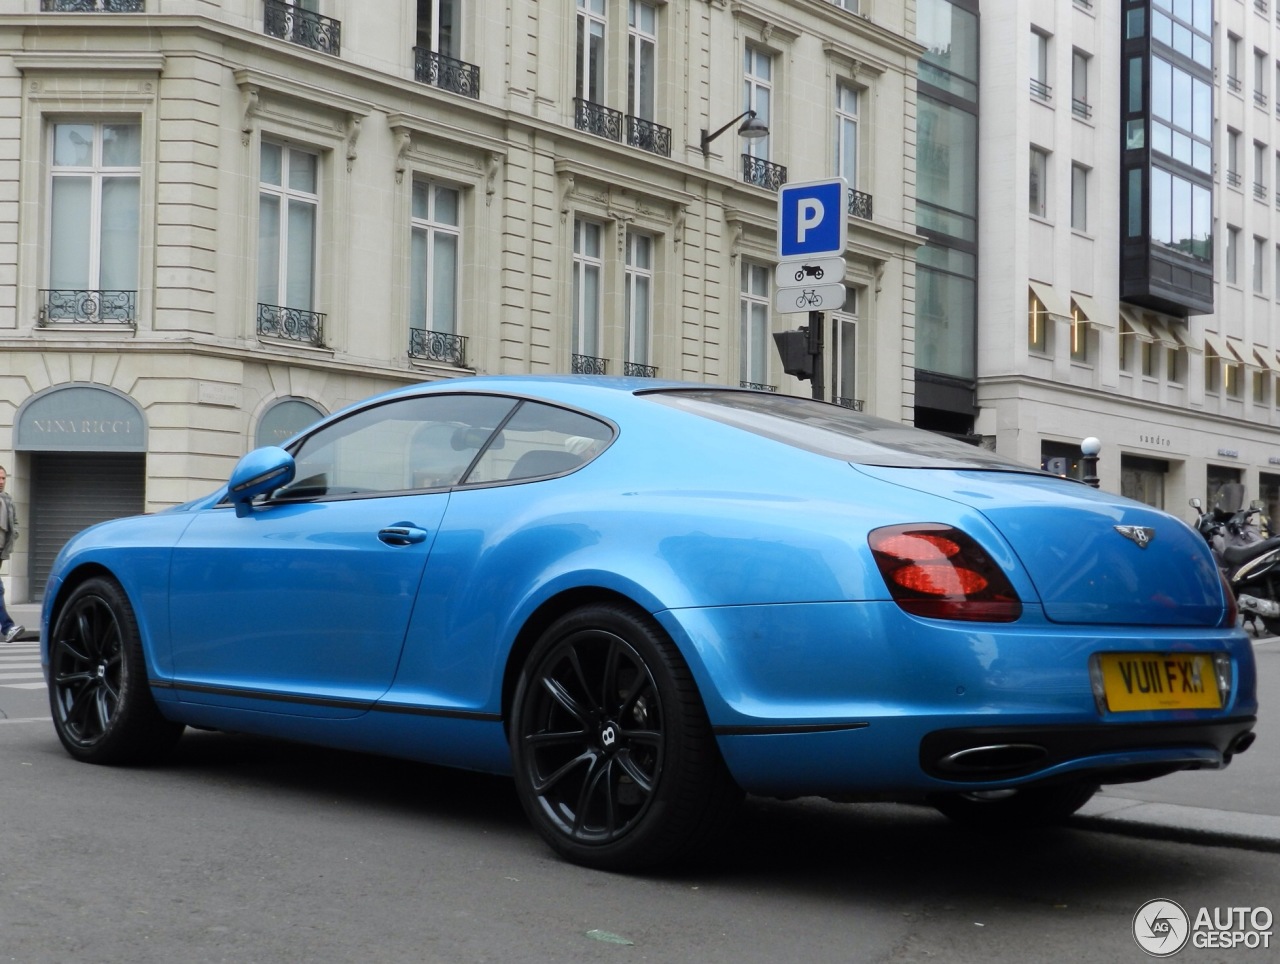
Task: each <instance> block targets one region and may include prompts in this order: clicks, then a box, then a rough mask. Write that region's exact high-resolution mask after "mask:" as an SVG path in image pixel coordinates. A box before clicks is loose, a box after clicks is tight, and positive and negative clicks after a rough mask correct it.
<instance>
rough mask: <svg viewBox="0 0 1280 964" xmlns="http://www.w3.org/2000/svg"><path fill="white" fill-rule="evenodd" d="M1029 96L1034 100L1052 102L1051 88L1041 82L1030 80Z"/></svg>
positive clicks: (1034, 79)
mask: <svg viewBox="0 0 1280 964" xmlns="http://www.w3.org/2000/svg"><path fill="white" fill-rule="evenodd" d="M1031 96H1032V97H1034V98H1035V99H1036V100H1053V88H1052V87H1050V86H1049V85H1048V84H1046V83H1045V82H1044V81H1043V80H1037V79H1036V78H1034V77H1032V78H1031Z"/></svg>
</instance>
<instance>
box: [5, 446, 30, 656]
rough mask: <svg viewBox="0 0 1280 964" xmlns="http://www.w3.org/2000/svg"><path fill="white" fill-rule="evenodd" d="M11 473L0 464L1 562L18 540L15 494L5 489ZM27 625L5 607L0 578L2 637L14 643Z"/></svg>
mask: <svg viewBox="0 0 1280 964" xmlns="http://www.w3.org/2000/svg"><path fill="white" fill-rule="evenodd" d="M8 481H9V473H8V472H7V471H5V468H4V466H3V465H0V563H3V562H4V561H5V560H6V559H8V558H9V557H10V556H11V555H13V544H14V543H15V542H17V541H18V513H17V512H15V511H14V508H13V496H11V495H10V494H9V493H8V492H6V491H5V490H4V486H5V483H6V482H8ZM24 628H25V627H22V626H19V625H18V624H17V623H15V622H14V621H13V618H12V617H11V616H10V615H9V610H7V609H5V607H4V581H3V580H0V638H3V639H4V641H5V642H6V643H12V642H13V641H14V640H15V639H17V638H18V634H19V633H21V632H22V630H23V629H24Z"/></svg>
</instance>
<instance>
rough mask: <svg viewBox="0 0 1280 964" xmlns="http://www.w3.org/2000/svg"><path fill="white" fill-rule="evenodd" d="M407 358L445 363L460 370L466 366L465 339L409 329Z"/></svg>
mask: <svg viewBox="0 0 1280 964" xmlns="http://www.w3.org/2000/svg"><path fill="white" fill-rule="evenodd" d="M409 357H410V358H425V359H427V360H428V361H438V362H446V363H448V364H450V365H456V366H457V367H458V368H462V367H463V366H464V365H466V358H467V339H466V338H465V337H463V336H462V335H451V334H449V333H448V332H443V331H431V330H430V329H428V328H410V329H409Z"/></svg>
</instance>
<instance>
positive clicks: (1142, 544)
mask: <svg viewBox="0 0 1280 964" xmlns="http://www.w3.org/2000/svg"><path fill="white" fill-rule="evenodd" d="M1115 530H1116V532H1118V533H1120V534H1121V535H1122V536H1124V537H1125V538H1126V539H1129V540H1131V541H1132V542H1134V543H1137V546H1138V548H1139V549H1145V548H1147V545H1148V544H1149V543H1150V542H1151V540H1152V539H1154V538H1155V537H1156V530H1155V529H1152V528H1151V527H1150V526H1116V527H1115Z"/></svg>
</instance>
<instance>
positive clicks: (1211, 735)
mask: <svg viewBox="0 0 1280 964" xmlns="http://www.w3.org/2000/svg"><path fill="white" fill-rule="evenodd" d="M1256 722H1257V719H1256V718H1255V717H1252V716H1240V717H1233V718H1231V719H1225V720H1212V721H1206V720H1188V721H1184V722H1168V723H1129V724H1116V723H1108V724H1106V725H1100V726H981V727H976V726H975V727H960V728H956V729H946V730H935V731H934V732H932V733H929V734H927V735H926V736H925V737H924V739H922V740H921V741H920V769H921V770H923V771H924V772H925V773H926V774H928V775H929V776H931V777H936V778H937V779H939V780H960V781H966V782H984V783H985V782H989V781H991V780H1001V779H1015V778H1019V777H1027V776H1031V775H1034V774H1036V773H1040V772H1043V771H1045V770H1050V769H1054V768H1057V767H1061V766H1062V765H1064V764H1070V763H1072V762H1073V761H1077V760H1083V759H1087V758H1110V759H1112V760H1113V761H1114V770H1113V772H1111V773H1110V774H1109V775H1110V777H1111V779H1107V776H1108V774H1107V773H1106V771H1101V772H1100V782H1102V783H1109V782H1114V783H1126V782H1131V781H1133V780H1141V779H1147V778H1148V777H1149V776H1159V775H1160V771H1163V772H1168V768H1169V767H1170V765H1171V763H1172V761H1169V760H1167V759H1165V760H1156V759H1150V762H1149V763H1148V764H1144V763H1142V762H1141V757H1143V756H1150V755H1151V751H1157V750H1178V749H1184V750H1195V751H1201V752H1198V753H1195V754H1192V755H1193V756H1195V757H1196V758H1197V759H1200V760H1208V759H1212V757H1206V756H1204V754H1203V751H1206V750H1211V751H1213V753H1214V754H1216V756H1217V757H1218V758H1220V761H1221V762H1219V763H1217V764H1216V765H1217V766H1225V765H1226V764H1228V763H1230V762H1231V758H1232V756H1233V755H1235V754H1236V753H1242V752H1244V751H1245V750H1247V749H1248V748H1249V746H1250V744H1252V743H1253V727H1254V724H1255V723H1256ZM1125 760H1128V761H1130V762H1128V763H1125V762H1123V761H1125ZM1193 765H1199V766H1205V765H1206V764H1205V763H1203V762H1202V763H1199V764H1193ZM1208 765H1210V766H1212V765H1214V764H1212V763H1210V764H1208ZM1172 768H1173V769H1184V768H1185V767H1183V766H1177V765H1174V766H1173V767H1172Z"/></svg>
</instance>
